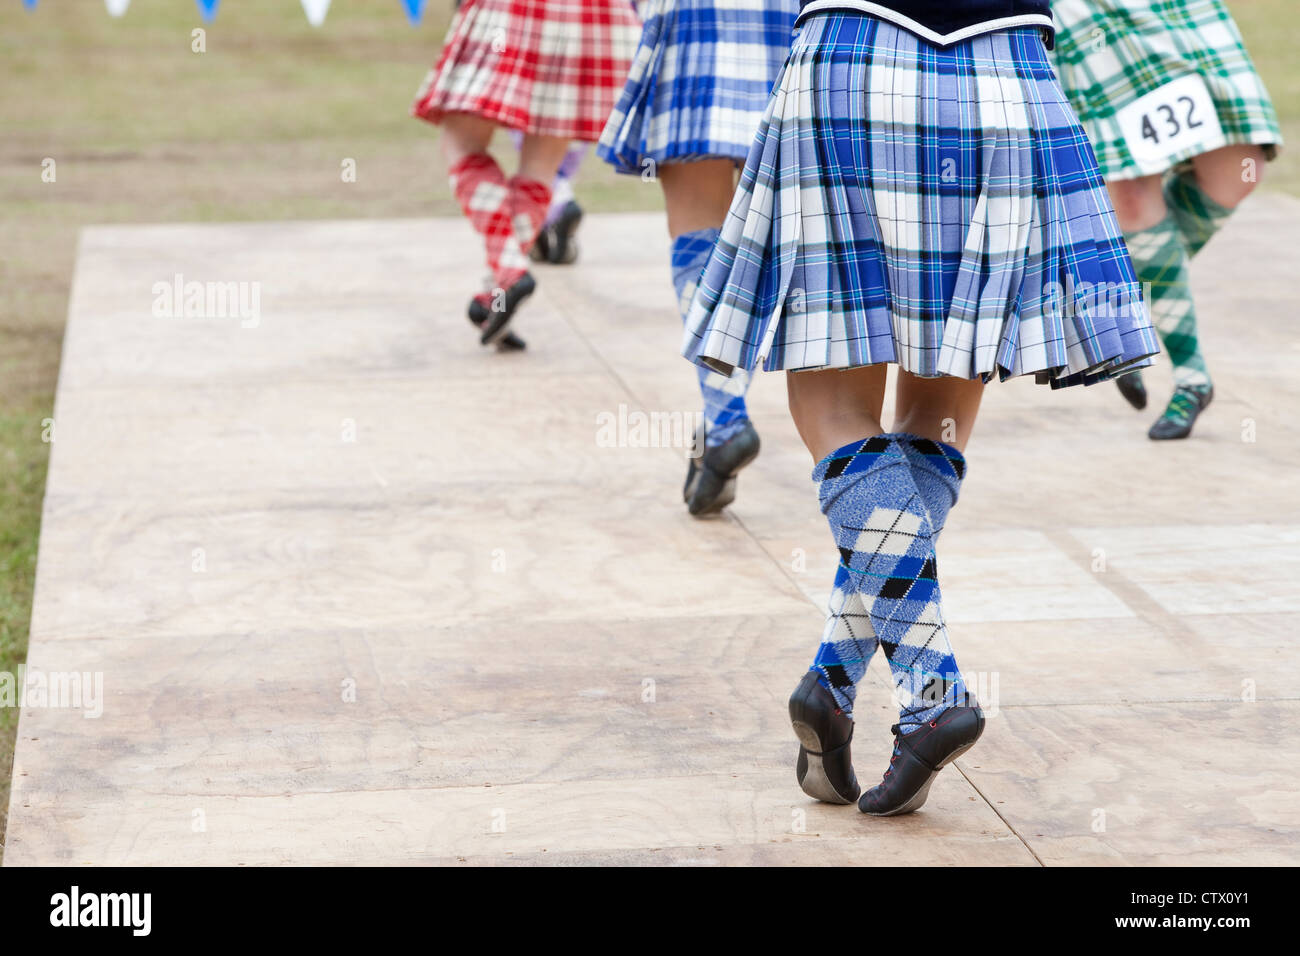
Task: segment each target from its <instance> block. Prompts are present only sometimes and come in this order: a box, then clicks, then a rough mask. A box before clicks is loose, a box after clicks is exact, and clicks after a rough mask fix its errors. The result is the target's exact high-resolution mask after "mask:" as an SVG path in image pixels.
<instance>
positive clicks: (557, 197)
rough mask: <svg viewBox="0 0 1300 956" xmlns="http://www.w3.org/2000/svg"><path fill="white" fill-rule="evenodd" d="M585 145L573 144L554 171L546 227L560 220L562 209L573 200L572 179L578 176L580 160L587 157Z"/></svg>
mask: <svg viewBox="0 0 1300 956" xmlns="http://www.w3.org/2000/svg"><path fill="white" fill-rule="evenodd" d="M587 146H588V144H587V143H581V142H579V143H574V144H573V145H572V146H570V147H569V151H568V152H567V153H565V154H564V159H563V161H562V162H561V163H560V168H559V169H557V170H556V171H555V182H553V183H552V184H551V206H550V208H549V209H548V210H546V225H548V226H549V225H550V224H551V223H553V222H555V220H557V219H559V218H560V213H562V212H564V207H565V206H567V205H568V204H569V201H570V200H571V199H573V177H574V176H576V175H578V167H579V166H581V165H582V158H583V157H584V156H586V155H587Z"/></svg>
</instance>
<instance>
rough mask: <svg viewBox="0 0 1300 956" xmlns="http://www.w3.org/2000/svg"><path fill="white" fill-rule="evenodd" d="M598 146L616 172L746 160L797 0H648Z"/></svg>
mask: <svg viewBox="0 0 1300 956" xmlns="http://www.w3.org/2000/svg"><path fill="white" fill-rule="evenodd" d="M638 9H639V11H640V13H641V15H642V17H644V20H645V23H644V26H643V28H642V32H641V40H640V43H639V44H638V46H637V49H636V53H635V55H634V57H633V60H632V68H631V70H630V71H629V73H628V77H627V82H626V84H625V85H624V87H623V91H622V93H621V94H620V96H619V99H618V103H617V104H616V105H615V107H614V110H613V112H612V113H611V114H610V118H609V122H608V123H607V124H606V126H605V131H604V133H603V134H602V136H601V139H600V145H599V147H597V152H598V153H599V155H600V156H601V158H602V159H604V160H605V161H606V162H608V163H610V164H612V165H613V166H614V167H615V168H616V169H618V170H619V171H620V172H629V173H631V172H642V171H643V170H644V169H645V168H646V166H647V163H646V161H647V160H651V161H653V162H654V163H664V162H676V163H681V162H690V161H692V160H697V159H714V158H722V159H733V160H735V161H737V162H739V161H741V160H743V159H744V158H745V156H746V154H747V153H748V151H749V146H750V144H751V143H752V142H753V139H754V132H755V130H756V129H757V128H758V123H759V120H761V119H762V117H763V111H764V109H765V108H766V106H767V99H768V95H769V93H770V92H771V89H772V85H773V83H774V82H775V81H776V78H777V76H778V75H779V74H780V71H781V67H782V64H783V63H784V62H785V58H786V55H787V54H788V53H789V52H790V44H791V40H792V31H793V29H794V21H795V18H796V16H797V15H798V13H799V3H798V0H772V2H766V3H764V2H761V0H646V2H643V3H642V4H641V5H640V7H639V8H638Z"/></svg>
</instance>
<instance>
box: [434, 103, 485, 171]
mask: <svg viewBox="0 0 1300 956" xmlns="http://www.w3.org/2000/svg"><path fill="white" fill-rule="evenodd" d="M440 125H441V127H442V154H443V156H445V157H446V158H447V165H448V166H455V165H456V164H457V163H458V162H460V161H461V160H462V159H464V158H465V157H466V156H470V155H473V154H474V153H482V152H486V151H487V148H488V144H489V143H491V142H492V134H493V133H494V132H496V128H497V126H496V124H495V123H493V122H492V121H491V120H485V119H483V118H482V117H480V116H474V115H473V114H470V113H448V114H447V115H446V116H444V117H443V119H442V123H441V124H440Z"/></svg>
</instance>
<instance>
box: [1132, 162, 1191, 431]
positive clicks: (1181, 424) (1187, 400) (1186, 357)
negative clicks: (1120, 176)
mask: <svg viewBox="0 0 1300 956" xmlns="http://www.w3.org/2000/svg"><path fill="white" fill-rule="evenodd" d="M1107 185H1108V187H1109V189H1110V193H1111V197H1112V199H1113V200H1114V202H1115V212H1116V215H1117V216H1118V217H1119V223H1120V227H1121V228H1122V229H1123V230H1124V240H1125V242H1126V243H1127V244H1128V250H1129V255H1130V257H1131V258H1132V260H1133V271H1134V273H1135V274H1136V275H1137V279H1138V282H1140V283H1141V284H1142V287H1143V290H1144V291H1146V292H1148V293H1149V295H1148V302H1147V306H1148V307H1149V308H1150V309H1151V319H1152V324H1153V325H1155V327H1156V331H1157V332H1159V334H1160V340H1161V343H1162V344H1163V345H1164V347H1165V352H1166V353H1168V355H1169V361H1170V362H1171V363H1172V364H1173V367H1174V385H1175V390H1174V394H1173V397H1172V398H1171V399H1170V400H1169V404H1168V405H1167V406H1166V408H1165V410H1164V413H1163V414H1162V415H1161V416H1160V418H1159V419H1157V420H1156V423H1155V424H1154V425H1153V426H1152V427H1151V430H1150V432H1149V433H1148V434H1149V435H1150V436H1151V438H1153V439H1168V438H1185V437H1187V435H1188V434H1190V433H1191V430H1192V423H1193V422H1195V420H1196V416H1197V415H1198V414H1200V412H1201V410H1202V409H1203V408H1205V406H1206V405H1208V404H1209V402H1210V399H1211V397H1212V396H1213V394H1214V391H1213V385H1212V383H1211V381H1210V372H1209V368H1208V366H1207V365H1206V363H1205V356H1204V355H1202V354H1201V343H1200V337H1199V336H1198V334H1197V328H1196V309H1195V306H1194V305H1193V303H1192V289H1191V282H1190V278H1189V273H1188V268H1187V264H1188V261H1189V258H1188V251H1187V245H1186V243H1185V242H1184V239H1183V234H1182V232H1181V231H1180V229H1179V224H1178V221H1177V217H1176V216H1175V215H1174V214H1173V213H1172V212H1171V211H1170V209H1169V207H1168V206H1167V205H1166V204H1165V191H1164V184H1163V181H1162V179H1161V177H1159V176H1146V177H1143V178H1141V179H1134V180H1128V181H1124V182H1115V183H1108V184H1107ZM1198 248H1199V247H1198ZM1126 378H1127V376H1126ZM1131 381H1132V380H1130V383H1131ZM1125 395H1126V397H1128V395H1129V393H1128V392H1127V391H1126V392H1125ZM1130 401H1133V399H1132V398H1130ZM1134 404H1135V405H1139V407H1140V403H1138V402H1134Z"/></svg>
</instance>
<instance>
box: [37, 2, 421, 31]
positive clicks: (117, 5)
mask: <svg viewBox="0 0 1300 956" xmlns="http://www.w3.org/2000/svg"><path fill="white" fill-rule="evenodd" d="M39 2H40V0H23V6H24V7H26V8H27V9H28V10H35V9H36V5H37V4H38V3H39ZM194 2H195V4H196V5H197V6H198V8H199V16H201V17H203V20H204V22H205V23H211V22H212V20H213V19H214V18H215V17H216V15H217V7H218V6H220V4H221V0H194ZM300 2H301V3H302V11H303V13H305V14H307V22H308V23H310V24H311V25H312V26H314V27H318V26H321V25H322V24H323V23H324V22H325V16H326V15H327V14H328V13H329V11H330V2H331V0H300ZM426 2H427V0H401V4H402V9H403V10H405V11H406V18H407V19H408V20H410V21H411V24H412V26H414V25H415V24H418V23H419V22H420V20H421V19H422V18H423V17H424V6H425V3H426ZM129 6H131V0H104V7H105V8H106V9H107V10H108V15H109V16H110V17H121V16H124V15H125V14H126V10H127V7H129Z"/></svg>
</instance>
